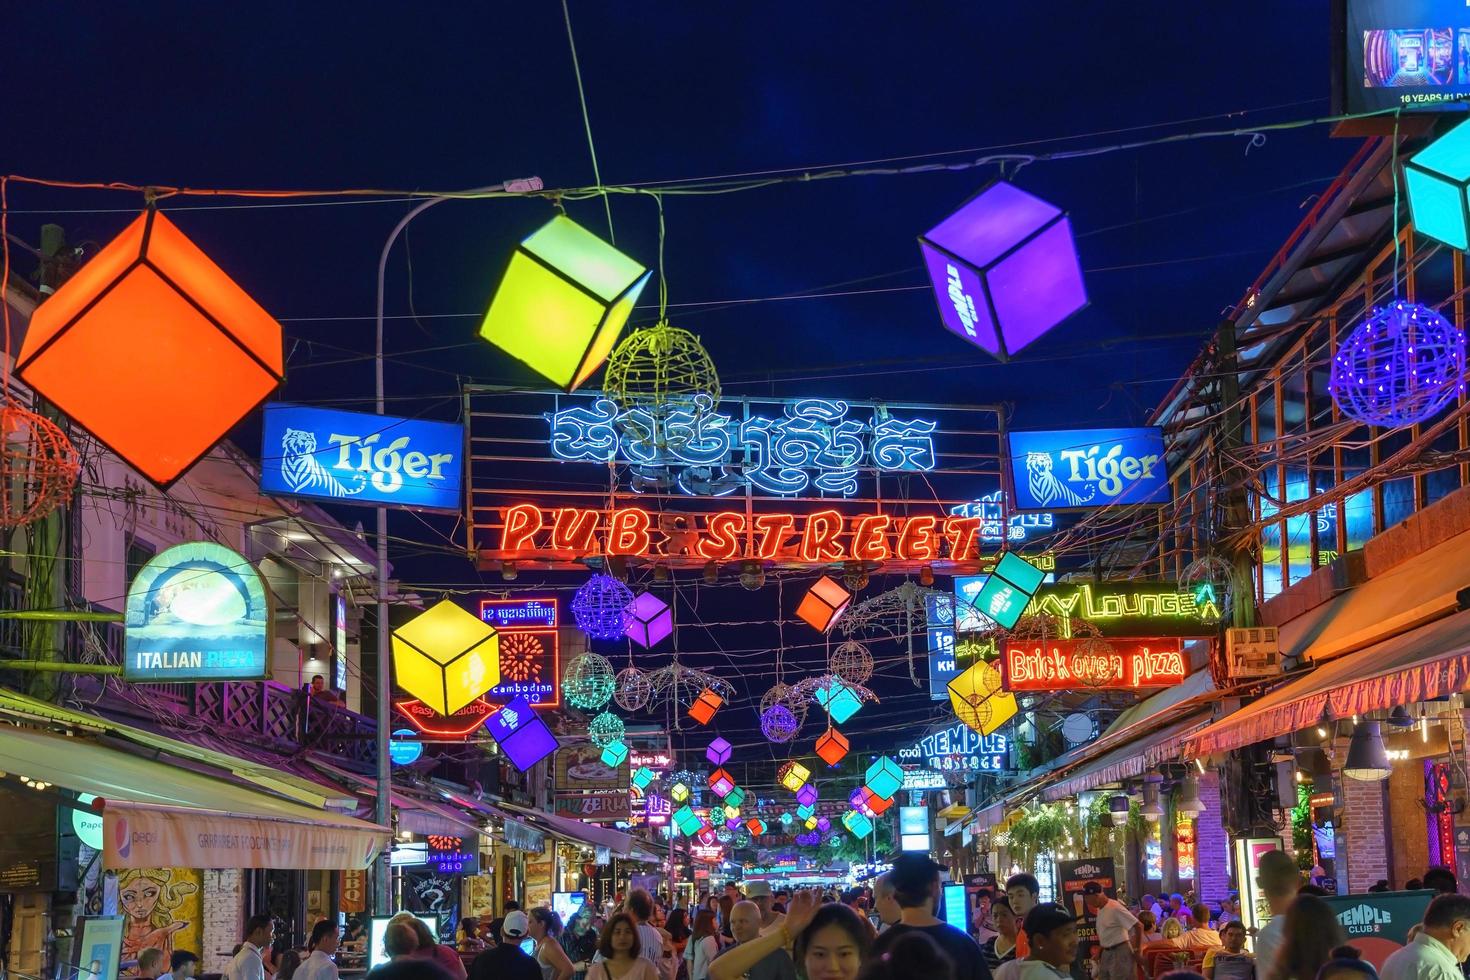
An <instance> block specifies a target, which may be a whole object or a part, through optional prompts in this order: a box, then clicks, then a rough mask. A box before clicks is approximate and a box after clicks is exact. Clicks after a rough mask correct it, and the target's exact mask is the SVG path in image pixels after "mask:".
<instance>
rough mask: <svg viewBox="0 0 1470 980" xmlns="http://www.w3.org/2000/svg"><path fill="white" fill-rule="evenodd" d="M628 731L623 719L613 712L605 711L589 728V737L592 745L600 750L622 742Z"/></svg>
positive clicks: (593, 720) (594, 719)
mask: <svg viewBox="0 0 1470 980" xmlns="http://www.w3.org/2000/svg"><path fill="white" fill-rule="evenodd" d="M625 734H626V730H625V728H624V726H623V719H621V718H619V717H618V716H617V715H615V714H613V713H612V712H611V711H604V712H602V713H601V714H599V715H597V716H596V717H595V718H593V719H592V721H591V723H590V724H588V726H587V737H588V738H589V739H591V740H592V744H593V745H595V746H597V747H598V748H600V749H601V748H606V747H607V746H609V745H611V744H612V743H614V742H621V741H622V740H623V736H624V735H625Z"/></svg>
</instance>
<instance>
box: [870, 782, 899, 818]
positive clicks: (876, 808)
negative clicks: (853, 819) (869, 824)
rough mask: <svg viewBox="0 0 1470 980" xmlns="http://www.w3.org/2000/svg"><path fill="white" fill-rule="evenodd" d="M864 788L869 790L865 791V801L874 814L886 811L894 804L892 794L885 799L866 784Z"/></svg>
mask: <svg viewBox="0 0 1470 980" xmlns="http://www.w3.org/2000/svg"><path fill="white" fill-rule="evenodd" d="M863 788H864V789H865V790H867V792H866V793H864V799H863V803H864V804H865V805H866V806H867V808H868V809H869V810H872V811H873V815H874V816H878V815H879V814H882V813H885V812H886V811H887V810H888V808H889V807H891V806H893V797H891V796H890V797H888V798H887V799H884V798H883V797H881V796H879V795H878V794H877V793H874V792H873V791H872V790H871V789H868V788H867V787H866V786H865V787H863Z"/></svg>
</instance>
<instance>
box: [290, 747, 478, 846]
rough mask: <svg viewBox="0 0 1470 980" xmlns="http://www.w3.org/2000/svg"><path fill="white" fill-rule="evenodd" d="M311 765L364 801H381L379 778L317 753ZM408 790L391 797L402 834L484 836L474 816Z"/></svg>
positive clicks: (313, 756)
mask: <svg viewBox="0 0 1470 980" xmlns="http://www.w3.org/2000/svg"><path fill="white" fill-rule="evenodd" d="M311 764H312V765H313V766H315V767H316V768H317V769H319V770H320V771H321V772H322V773H323V774H324V775H326V776H329V777H331V778H332V779H333V780H335V781H336V782H338V783H340V784H341V785H342V786H343V787H345V788H346V789H347V790H349V791H350V792H354V793H356V794H358V795H359V796H361V797H362V798H363V799H365V800H376V799H377V797H378V780H377V777H376V776H364V775H361V774H359V773H355V772H352V771H350V770H347V769H342V768H340V767H338V766H334V765H332V764H330V763H328V762H325V761H323V760H322V759H321V758H320V757H319V756H317V755H316V754H315V753H313V755H312V758H311ZM404 790H405V791H404V792H399V790H398V789H393V790H390V791H389V794H388V801H389V803H390V805H391V806H392V807H393V809H394V810H395V811H396V812H397V814H398V819H397V826H398V829H399V830H406V831H408V832H409V833H414V834H443V835H444V836H446V837H463V836H465V835H466V834H468V835H471V836H476V835H478V834H479V833H480V831H481V829H482V828H481V827H480V825H479V824H478V823H476V822H475V818H474V817H472V816H470V814H468V813H466V812H464V811H462V810H460V809H459V808H457V807H454V806H451V805H449V804H447V803H439V802H436V801H434V800H429V799H425V798H423V797H420V796H417V795H414V794H413V793H411V792H408V791H407V789H406V788H404ZM426 792H427V791H426Z"/></svg>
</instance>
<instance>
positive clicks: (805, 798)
mask: <svg viewBox="0 0 1470 980" xmlns="http://www.w3.org/2000/svg"><path fill="white" fill-rule="evenodd" d="M796 802H798V803H800V804H801V805H802V806H816V805H817V788H816V787H815V786H813V785H812V784H811V783H804V784H803V785H802V787H801V789H799V790H797V791H796Z"/></svg>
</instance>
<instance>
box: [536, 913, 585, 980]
mask: <svg viewBox="0 0 1470 980" xmlns="http://www.w3.org/2000/svg"><path fill="white" fill-rule="evenodd" d="M528 914H529V915H530V920H531V921H530V936H531V938H532V939H534V940H536V965H537V966H539V967H540V968H541V980H572V974H573V973H574V972H575V971H574V970H573V969H572V961H571V960H570V959H568V958H567V954H566V950H564V949H562V948H561V944H560V943H558V942H557V940H558V939H560V938H561V916H560V915H557V914H556V913H555V912H553V911H552V910H551V909H548V908H536V909H532V910H531V911H530V913H528Z"/></svg>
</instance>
